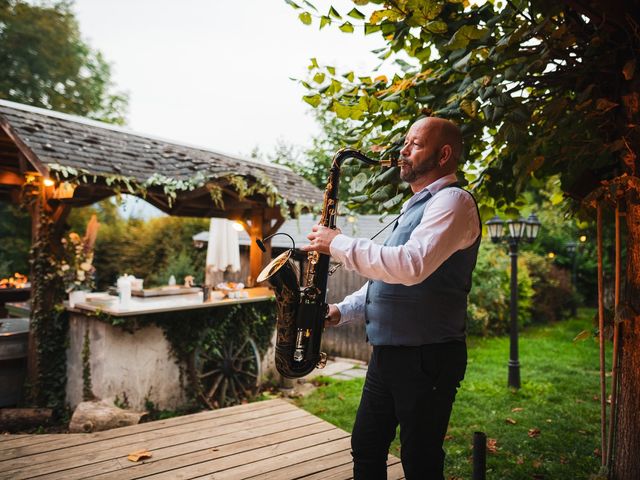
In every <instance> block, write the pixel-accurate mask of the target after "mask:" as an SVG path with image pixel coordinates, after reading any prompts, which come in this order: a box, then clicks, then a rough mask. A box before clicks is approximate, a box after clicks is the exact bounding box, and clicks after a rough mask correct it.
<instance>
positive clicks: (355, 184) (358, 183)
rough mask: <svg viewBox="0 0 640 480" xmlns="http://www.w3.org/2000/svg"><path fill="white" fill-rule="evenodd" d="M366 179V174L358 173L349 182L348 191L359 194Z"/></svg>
mask: <svg viewBox="0 0 640 480" xmlns="http://www.w3.org/2000/svg"><path fill="white" fill-rule="evenodd" d="M368 179H369V177H367V174H366V173H364V172H360V173H358V174H357V175H356V176H355V177H353V180H351V183H350V184H349V190H350V191H351V192H354V193H355V192H361V191H362V189H363V188H364V186H365V185H366V183H367V180H368Z"/></svg>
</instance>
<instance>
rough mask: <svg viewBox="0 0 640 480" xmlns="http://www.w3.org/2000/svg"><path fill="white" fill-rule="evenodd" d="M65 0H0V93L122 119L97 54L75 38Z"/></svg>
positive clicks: (120, 97) (117, 96)
mask: <svg viewBox="0 0 640 480" xmlns="http://www.w3.org/2000/svg"><path fill="white" fill-rule="evenodd" d="M71 4H72V3H71V2H69V1H56V2H43V3H40V4H35V5H34V4H30V3H27V2H24V1H19V0H0V98H4V99H7V100H12V101H14V102H19V103H24V104H27V105H33V106H35V107H43V108H47V109H51V110H57V111H60V112H66V113H72V114H76V115H81V116H86V117H90V118H94V119H96V120H102V121H106V122H110V123H117V124H123V123H124V115H123V114H124V112H125V110H126V106H127V97H126V95H124V94H122V93H114V92H113V91H112V89H113V86H112V83H111V69H110V66H109V64H108V63H107V62H106V61H105V60H104V58H103V57H102V54H101V53H100V52H97V51H95V50H93V49H91V47H90V46H89V45H88V44H86V43H85V42H84V41H83V40H82V38H81V37H80V31H79V28H78V22H77V20H76V19H75V16H74V14H73V12H72V11H71Z"/></svg>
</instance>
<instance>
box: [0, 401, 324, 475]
mask: <svg viewBox="0 0 640 480" xmlns="http://www.w3.org/2000/svg"><path fill="white" fill-rule="evenodd" d="M305 413H306V412H286V413H284V414H282V415H277V416H272V417H269V419H270V421H269V423H268V424H266V425H262V424H264V423H266V422H265V420H264V419H256V420H253V421H247V422H244V424H243V425H244V426H246V427H243V428H242V429H240V428H239V427H238V424H230V425H225V426H224V427H222V428H215V427H216V426H215V425H214V424H211V428H207V427H206V426H205V428H204V429H203V430H201V431H200V432H186V433H184V434H182V435H177V436H163V437H160V438H157V439H155V440H153V441H148V442H138V443H137V444H126V445H116V446H113V447H109V446H107V447H104V448H101V449H100V450H98V451H96V450H95V446H94V448H93V450H92V451H89V452H82V453H79V452H74V453H76V454H75V455H74V456H73V457H66V458H63V459H60V460H58V461H54V462H47V463H45V464H42V465H39V466H35V467H27V468H24V469H19V470H16V471H10V472H7V473H10V474H12V475H13V477H12V478H13V479H15V480H19V479H21V478H29V477H31V476H35V475H45V476H44V477H42V478H49V477H50V478H54V477H56V476H59V475H60V473H61V472H64V477H65V480H68V479H71V478H89V477H90V478H94V477H95V476H96V475H97V474H99V473H102V472H107V471H109V470H104V469H102V468H101V467H100V466H99V465H98V467H97V468H96V465H97V464H100V463H103V462H107V464H109V462H111V461H113V460H119V461H120V464H122V465H124V466H123V467H119V468H120V469H121V468H127V467H133V466H135V465H136V464H135V463H131V462H129V461H127V455H128V454H129V453H131V452H134V451H137V450H141V449H143V448H146V449H148V450H149V451H151V452H152V453H153V457H152V458H155V459H156V461H157V460H159V459H162V458H170V457H175V456H178V455H181V454H182V455H187V456H189V457H191V456H192V455H194V454H195V452H198V451H200V450H205V451H206V454H207V455H208V456H207V458H205V460H207V459H210V458H211V457H210V454H209V453H208V452H210V450H211V449H212V448H219V446H220V445H224V444H225V443H233V442H238V441H240V440H243V439H247V438H253V437H257V436H260V435H261V434H262V435H264V434H266V433H265V432H279V431H282V430H285V431H286V430H287V429H290V428H293V427H292V425H301V426H302V427H303V428H308V427H309V426H312V425H313V423H320V422H321V420H320V419H317V418H315V417H313V416H312V415H309V414H306V415H304V414H305ZM276 417H278V418H276ZM149 463H152V462H149ZM173 468H175V467H173ZM87 473H91V474H90V475H87ZM46 474H51V475H49V476H47V475H46ZM123 477H124V476H123V475H122V472H119V473H118V478H123Z"/></svg>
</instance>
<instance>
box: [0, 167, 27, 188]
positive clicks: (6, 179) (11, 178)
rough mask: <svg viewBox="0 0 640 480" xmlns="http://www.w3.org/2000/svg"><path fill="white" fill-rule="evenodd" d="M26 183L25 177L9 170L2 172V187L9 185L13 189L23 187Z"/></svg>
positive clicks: (0, 177)
mask: <svg viewBox="0 0 640 480" xmlns="http://www.w3.org/2000/svg"><path fill="white" fill-rule="evenodd" d="M23 183H24V177H23V176H22V175H18V174H17V173H14V172H12V171H9V170H5V171H3V172H0V185H8V186H12V187H21V186H22V184H23Z"/></svg>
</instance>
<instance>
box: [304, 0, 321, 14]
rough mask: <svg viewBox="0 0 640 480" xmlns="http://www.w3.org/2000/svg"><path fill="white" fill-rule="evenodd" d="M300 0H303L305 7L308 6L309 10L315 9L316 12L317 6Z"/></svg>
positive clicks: (305, 0)
mask: <svg viewBox="0 0 640 480" xmlns="http://www.w3.org/2000/svg"><path fill="white" fill-rule="evenodd" d="M302 1H303V2H304V4H305V5H306V6H307V7H309V8H310V9H311V10H314V11H316V12H317V11H318V9H317V8H316V7H315V6H314V5H313V4H312V3H309V2H308V1H307V0H302Z"/></svg>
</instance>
